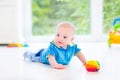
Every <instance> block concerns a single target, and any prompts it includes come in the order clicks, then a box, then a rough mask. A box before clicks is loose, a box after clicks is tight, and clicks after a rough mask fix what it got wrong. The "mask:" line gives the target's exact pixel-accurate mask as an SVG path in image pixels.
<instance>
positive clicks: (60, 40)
mask: <svg viewBox="0 0 120 80" xmlns="http://www.w3.org/2000/svg"><path fill="white" fill-rule="evenodd" d="M73 35H74V30H73V28H71V27H67V26H63V27H59V28H58V29H57V32H56V35H55V39H54V42H55V44H56V45H57V46H59V47H63V48H66V47H67V45H68V44H69V43H71V42H72V41H73V39H74V36H73Z"/></svg>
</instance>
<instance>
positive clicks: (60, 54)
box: [40, 42, 81, 65]
mask: <svg viewBox="0 0 120 80" xmlns="http://www.w3.org/2000/svg"><path fill="white" fill-rule="evenodd" d="M80 50H81V49H80V48H78V47H77V45H76V44H73V45H68V46H67V48H66V49H64V48H62V47H58V46H56V45H55V44H54V43H53V42H50V46H49V47H48V48H47V49H46V50H44V51H42V54H41V57H40V61H41V62H42V63H45V64H49V61H48V59H47V57H48V55H49V54H50V55H53V56H55V59H56V61H57V62H58V63H59V64H63V65H66V64H69V62H70V60H71V59H72V57H73V56H74V55H76V53H77V52H79V51H80Z"/></svg>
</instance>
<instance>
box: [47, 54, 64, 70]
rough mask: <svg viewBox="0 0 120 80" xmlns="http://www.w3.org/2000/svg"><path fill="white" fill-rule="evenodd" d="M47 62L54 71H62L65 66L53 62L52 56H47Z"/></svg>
mask: <svg viewBox="0 0 120 80" xmlns="http://www.w3.org/2000/svg"><path fill="white" fill-rule="evenodd" d="M48 61H49V63H50V65H51V66H52V67H53V68H55V69H64V68H65V66H63V65H62V64H58V63H57V62H56V60H55V57H54V56H53V55H48Z"/></svg>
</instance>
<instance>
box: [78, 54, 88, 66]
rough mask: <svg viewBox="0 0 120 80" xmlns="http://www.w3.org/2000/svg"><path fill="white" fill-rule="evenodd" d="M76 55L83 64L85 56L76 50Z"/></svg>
mask: <svg viewBox="0 0 120 80" xmlns="http://www.w3.org/2000/svg"><path fill="white" fill-rule="evenodd" d="M76 55H77V57H78V59H79V60H80V61H81V62H82V64H83V65H85V64H86V59H85V56H84V55H83V54H82V53H81V52H78V53H77V54H76Z"/></svg>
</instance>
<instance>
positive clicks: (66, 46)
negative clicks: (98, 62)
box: [24, 22, 86, 69]
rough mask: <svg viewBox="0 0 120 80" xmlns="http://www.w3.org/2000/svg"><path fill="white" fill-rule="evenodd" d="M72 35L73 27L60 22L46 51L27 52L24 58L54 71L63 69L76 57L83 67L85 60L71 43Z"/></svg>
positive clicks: (79, 50)
mask: <svg viewBox="0 0 120 80" xmlns="http://www.w3.org/2000/svg"><path fill="white" fill-rule="evenodd" d="M74 34H75V28H74V26H73V25H72V24H71V23H69V22H62V23H60V24H59V25H58V26H57V30H56V33H55V37H54V39H53V41H51V42H50V45H49V46H48V48H47V49H41V50H39V51H38V52H37V53H32V52H29V51H27V52H25V53H24V58H28V59H30V60H31V61H34V62H41V63H44V64H49V65H50V66H51V67H53V68H55V69H64V68H65V66H64V65H67V64H69V63H70V61H71V59H72V57H73V56H77V58H78V59H79V60H80V61H81V62H82V64H83V65H85V64H86V59H85V57H84V55H83V54H82V53H81V49H80V48H78V46H77V44H74V43H73V40H74V39H75V37H74Z"/></svg>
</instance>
